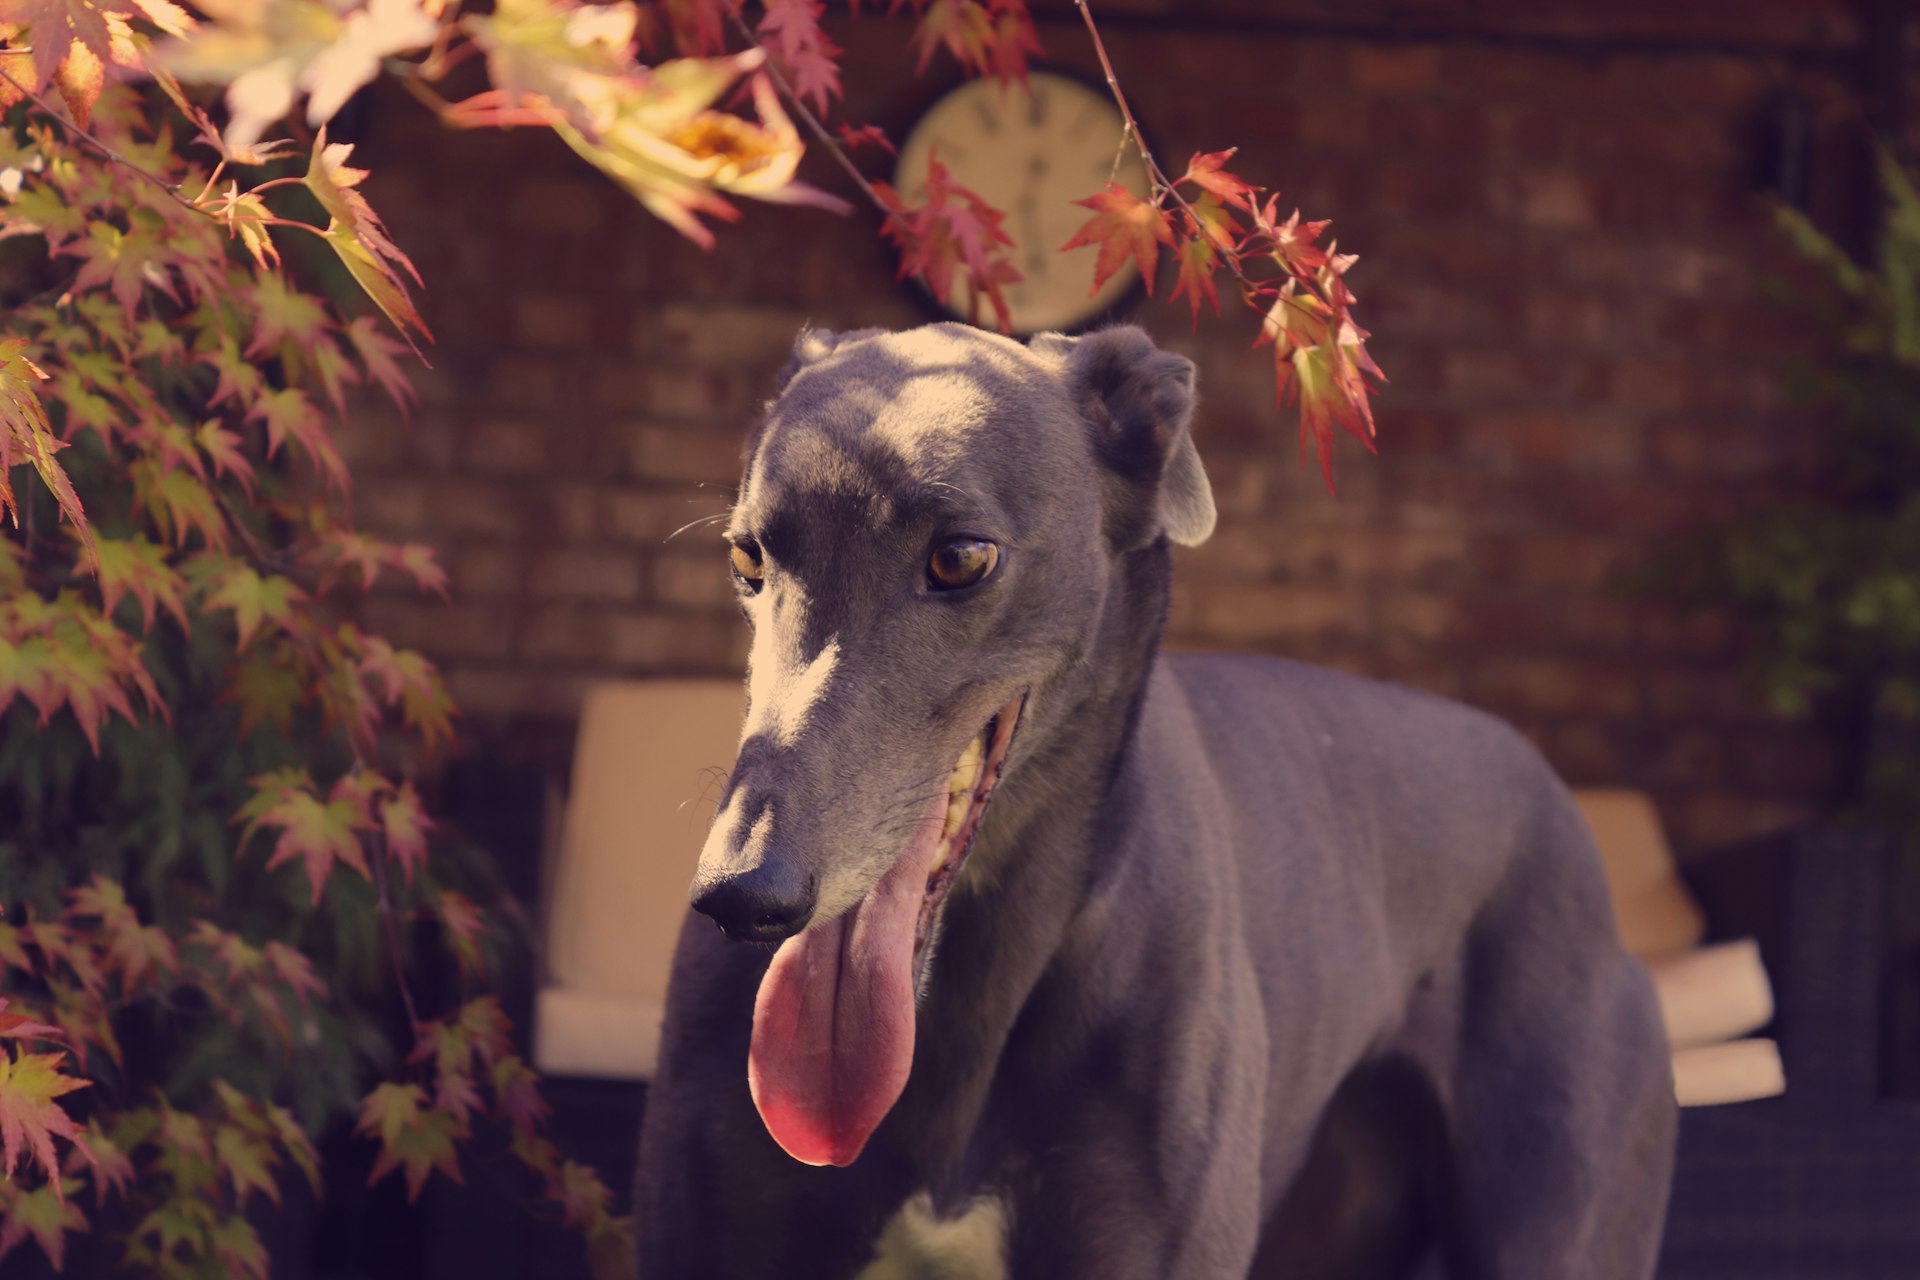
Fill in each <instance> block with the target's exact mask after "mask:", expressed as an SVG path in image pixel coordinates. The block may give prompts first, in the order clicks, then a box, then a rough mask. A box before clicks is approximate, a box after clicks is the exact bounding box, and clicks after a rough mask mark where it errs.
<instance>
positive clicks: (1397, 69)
mask: <svg viewBox="0 0 1920 1280" xmlns="http://www.w3.org/2000/svg"><path fill="white" fill-rule="evenodd" d="M1349 56H1350V60H1351V61H1350V66H1351V67H1352V72H1351V75H1352V80H1353V84H1354V87H1355V88H1358V89H1363V90H1365V91H1367V92H1369V93H1424V92H1426V91H1427V90H1429V89H1432V88H1434V87H1435V86H1436V85H1438V84H1439V82H1440V50H1439V48H1438V47H1437V46H1434V45H1418V44H1400V45H1394V44H1362V45H1355V46H1354V47H1353V49H1352V52H1351V54H1350V55H1349Z"/></svg>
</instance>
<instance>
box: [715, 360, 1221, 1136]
mask: <svg viewBox="0 0 1920 1280" xmlns="http://www.w3.org/2000/svg"><path fill="white" fill-rule="evenodd" d="M1192 408H1193V365H1192V364H1191V362H1189V361H1188V360H1186V359H1184V358H1183V357H1180V356H1177V355H1172V354H1169V353H1166V352H1162V351H1159V350H1157V349H1155V347H1154V346H1153V344H1152V342H1151V340H1149V339H1148V338H1147V336H1146V335H1145V334H1144V333H1142V332H1141V331H1140V330H1138V329H1134V328H1122V329H1111V330H1106V331H1104V332H1100V333H1096V334H1092V335H1089V336H1087V337H1083V338H1067V337H1062V336H1059V335H1050V334H1049V335H1041V336H1039V337H1036V338H1035V339H1033V341H1032V342H1031V343H1030V344H1028V345H1025V346H1022V345H1021V344H1019V343H1017V342H1013V341H1010V340H1008V339H1004V338H999V337H996V336H993V335H989V334H986V333H982V332H980V331H978V330H973V329H968V328H965V327H964V326H959V325H934V326H929V327H927V328H923V329H916V330H912V331H910V332H906V333H897V334H896V333H882V332H878V331H873V330H867V331H862V332H859V333H852V334H846V335H842V336H838V337H836V336H835V335H833V334H828V333H820V332H809V333H803V334H802V335H801V337H800V339H799V341H798V342H797V343H796V344H795V347H794V359H793V360H792V361H791V362H790V364H789V365H788V367H787V369H786V370H785V371H784V372H783V377H782V385H781V389H780V394H779V395H778V397H777V398H776V399H775V400H774V401H773V402H772V404H771V405H770V406H769V410H768V415H767V418H766V421H765V423H764V425H763V426H762V427H761V429H760V430H759V431H758V433H757V434H756V436H755V437H754V439H753V441H752V442H751V444H750V447H749V451H748V459H747V466H746V475H745V477H744V480H743V482H742V485H741V490H740V496H739V501H738V503H737V505H736V506H735V507H734V510H733V514H732V519H731V521H730V523H729V525H728V527H727V530H726V537H727V540H728V542H729V544H730V546H729V548H728V555H729V557H730V560H731V566H732V573H733V576H734V580H735V584H736V586H737V588H738V590H739V593H740V600H741V607H742V609H743V611H744V612H745V613H746V615H747V618H748V621H749V622H750V624H751V625H752V627H753V631H754V639H753V648H752V654H751V658H750V673H749V683H748V710H747V718H746V724H745V728H744V731H743V734H742V739H741V745H740V753H739V759H738V763H737V764H736V766H735V769H734V771H733V774H732V776H731V778H730V780H729V783H728V787H727V790H726V793H725V796H724V799H723V801H722V804H721V808H720V812H719V815H718V817H717V818H716V819H715V821H714V825H713V827H712V830H711V832H710V834H709V836H708V839H707V842H706V846H705V848H704V849H703V851H702V853H701V857H700V869H699V873H698V876H697V878H696V881H695V884H694V891H693V897H694V905H695V906H696V907H697V908H698V909H700V910H701V911H704V912H706V913H707V914H709V915H711V916H713V917H714V919H715V920H717V921H718V922H719V923H720V925H721V927H722V928H723V929H725V930H726V931H727V932H728V933H729V934H731V935H733V936H735V937H739V938H748V939H758V940H762V941H778V940H782V939H785V940H786V941H785V943H784V945H783V946H782V948H781V950H780V952H779V954H778V955H776V957H775V959H774V962H773V965H772V967H771V969H770V970H769V972H768V977H767V979H766V981H765V983H764V984H763V985H762V988H761V993H760V1002H759V1007H758V1008H757V1010H756V1015H755V1030H754V1060H753V1064H752V1067H751V1068H750V1078H751V1079H752V1081H753V1083H754V1091H755V1096H756V1099H757V1100H758V1101H759V1102H760V1106H761V1111H762V1114H763V1115H764V1116H765V1117H766V1118H767V1121H768V1126H769V1128H770V1129H772V1130H773V1132H774V1136H775V1137H776V1138H778V1139H780V1141H781V1143H782V1145H783V1146H785V1147H786V1148H787V1149H788V1150H789V1151H790V1152H792V1153H793V1154H794V1155H796V1156H798V1157H799V1158H801V1159H806V1160H810V1161H814V1162H821V1161H830V1162H832V1163H846V1162H847V1161H849V1160H851V1159H852V1158H853V1156H854V1155H856V1154H858V1151H859V1148H860V1146H861V1145H862V1144H864V1142H865V1140H866V1137H867V1135H868V1134H869V1133H870V1132H871V1130H872V1127H873V1126H874V1125H876V1124H878V1122H879V1120H880V1118H881V1116H883V1115H884V1114H885V1111H886V1110H887V1108H888V1107H890V1106H891V1105H892V1102H893V1099H894V1098H895V1097H896V1096H897V1095H898V1093H899V1090H900V1087H901V1086H903V1085H904V1083H905V1079H906V1070H907V1067H908V1066H909V1065H910V1061H911V1046H912V1030H913V1002H914V995H915V992H916V991H917V990H919V989H920V988H921V987H922V985H923V983H924V981H925V979H926V959H927V955H928V951H929V946H930V943H931V941H932V938H933V937H934V935H935V932H936V930H937V928H938V923H939V913H940V908H941V905H942V903H943V902H944V899H945V896H946V893H947V891H948V890H949V889H950V887H951V886H952V884H953V882H954V879H955V877H956V876H957V875H959V874H960V873H961V871H962V869H963V866H964V864H965V859H966V854H967V850H968V847H969V845H970V844H971V842H972V837H973V833H974V831H975V829H976V827H977V826H978V824H979V821H980V818H981V816H982V814H983V813H984V812H985V809H986V805H987V802H988V800H989V799H990V798H991V794H992V792H993V790H994V788H995V786H996V785H997V784H998V783H999V781H1000V779H1001V777H1002V776H1003V774H1004V775H1007V776H1012V777H1014V778H1017V777H1018V774H1019V768H1020V761H1021V759H1022V758H1023V757H1025V756H1028V755H1030V754H1031V753H1032V750H1033V748H1034V747H1035V746H1037V745H1038V744H1040V743H1043V742H1045V741H1046V740H1047V739H1048V737H1049V736H1050V735H1051V733H1052V732H1054V731H1055V730H1058V729H1059V728H1060V727H1061V725H1060V723H1059V721H1060V717H1059V716H1058V715H1057V714H1056V709H1055V707H1054V705H1053V704H1052V703H1051V702H1050V696H1051V695H1052V694H1053V693H1055V692H1056V690H1058V689H1059V688H1060V685H1061V679H1062V676H1063V675H1064V674H1065V673H1068V672H1070V671H1072V670H1074V669H1075V667H1076V665H1078V664H1082V663H1083V662H1084V661H1085V660H1086V659H1087V658H1088V656H1089V652H1090V646H1091V642H1092V640H1093V637H1094V636H1095V634H1096V632H1097V630H1098V628H1099V626H1100V622H1101V618H1102V614H1103V610H1104V607H1105V605H1106V603H1107V600H1108V597H1109V593H1110V590H1111V588H1112V585H1113V583H1114V582H1115V575H1116V573H1117V572H1118V571H1119V566H1120V564H1121V562H1122V561H1123V560H1124V559H1125V558H1126V557H1127V556H1129V555H1131V554H1132V553H1134V552H1137V551H1139V550H1141V549H1143V548H1147V547H1151V546H1153V545H1154V544H1156V543H1157V542H1158V541H1159V540H1160V539H1161V538H1163V537H1164V538H1169V539H1172V540H1174V541H1177V542H1183V543H1196V542H1199V541H1201V540H1203V539H1204V538H1205V537H1206V536H1207V535H1208V534H1209V533H1210V532H1211V531H1212V527H1213V521H1214V509H1213V499H1212V495H1211V492H1210V490H1209V488H1208V485H1207V481H1206V476H1205V473H1204V472H1203V471H1202V469H1201V467H1200V462H1199V458H1198V455H1197V454H1196V453H1195V451H1194V448H1193V443H1192V440H1191V437H1190V436H1189V434H1188V430H1187V423H1188V419H1189V418H1190V417H1191V414H1192ZM1155 623H1156V625H1157V619H1156V620H1155ZM1016 733H1017V735H1018V736H1017V739H1016ZM1016 785H1017V784H1016ZM903 1044H904V1048H903V1047H902V1045H903Z"/></svg>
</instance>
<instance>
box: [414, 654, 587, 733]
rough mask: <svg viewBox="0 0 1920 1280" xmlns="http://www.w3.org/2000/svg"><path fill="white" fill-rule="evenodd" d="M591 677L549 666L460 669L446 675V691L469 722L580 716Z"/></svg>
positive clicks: (469, 667) (465, 667)
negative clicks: (529, 717) (513, 717)
mask: <svg viewBox="0 0 1920 1280" xmlns="http://www.w3.org/2000/svg"><path fill="white" fill-rule="evenodd" d="M594 679H595V677H594V676H593V675H592V674H591V673H588V672H573V671H555V670H553V669H552V668H549V667H532V668H529V667H519V666H484V667H483V666H463V667H458V668H455V669H453V670H451V671H449V672H448V673H447V688H448V691H449V692H451V693H452V694H453V699H454V702H455V703H457V704H458V705H459V707H460V710H461V712H462V713H463V714H464V715H465V716H466V717H467V718H468V719H469V720H472V719H484V718H504V717H511V716H564V717H567V718H569V719H571V718H572V717H574V716H577V715H579V714H580V703H581V701H582V700H583V699H584V698H585V697H586V693H587V688H588V687H589V686H590V685H591V684H592V683H593V681H594Z"/></svg>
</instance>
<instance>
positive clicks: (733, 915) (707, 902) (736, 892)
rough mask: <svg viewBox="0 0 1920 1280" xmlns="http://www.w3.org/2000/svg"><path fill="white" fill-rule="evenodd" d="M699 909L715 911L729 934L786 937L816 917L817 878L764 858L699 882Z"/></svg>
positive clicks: (744, 937) (768, 938)
mask: <svg viewBox="0 0 1920 1280" xmlns="http://www.w3.org/2000/svg"><path fill="white" fill-rule="evenodd" d="M693 909H694V910H695V911H700V912H704V913H705V914H707V915H710V916H712V917H713V918H714V920H715V922H717V923H718V924H719V926H720V931H721V932H722V933H724V934H726V935H727V936H728V937H729V938H735V939H738V940H740V941H743V942H780V941H782V940H783V939H786V938H791V937H792V936H793V935H794V934H796V933H798V932H800V931H801V930H802V929H804V928H806V927H807V921H809V920H811V919H812V918H813V877H811V876H807V875H803V874H801V872H800V871H799V870H798V869H797V868H795V867H793V866H791V865H789V864H787V863H784V862H771V861H770V862H763V863H761V864H760V865H759V866H757V867H755V868H753V869H752V870H751V871H741V872H737V873H735V874H733V875H729V876H723V877H721V878H720V879H718V880H715V881H713V882H711V883H709V884H696V885H694V887H693Z"/></svg>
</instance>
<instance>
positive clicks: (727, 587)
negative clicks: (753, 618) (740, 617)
mask: <svg viewBox="0 0 1920 1280" xmlns="http://www.w3.org/2000/svg"><path fill="white" fill-rule="evenodd" d="M722 552H723V548H722V547H721V545H720V542H719V540H718V539H715V540H714V542H713V544H712V545H711V546H708V545H706V544H704V543H703V544H701V545H700V546H699V548H698V549H697V550H696V549H695V548H693V547H688V548H686V549H684V550H675V551H662V552H660V553H659V554H657V555H655V556H653V557H652V560H651V562H650V564H649V566H648V571H647V583H648V591H647V594H648V597H649V598H650V599H652V600H654V601H657V602H658V603H660V604H667V605H686V606H691V607H694V608H710V609H716V610H726V609H731V608H732V607H733V605H734V604H735V602H736V601H737V600H738V598H739V597H738V596H737V595H736V594H735V593H734V589H733V578H732V576H731V575H729V574H728V572H727V558H726V556H725V555H724V554H722Z"/></svg>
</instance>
